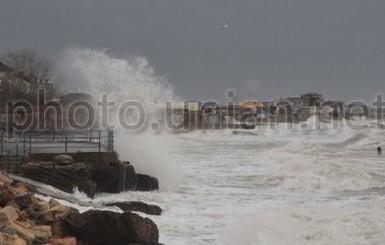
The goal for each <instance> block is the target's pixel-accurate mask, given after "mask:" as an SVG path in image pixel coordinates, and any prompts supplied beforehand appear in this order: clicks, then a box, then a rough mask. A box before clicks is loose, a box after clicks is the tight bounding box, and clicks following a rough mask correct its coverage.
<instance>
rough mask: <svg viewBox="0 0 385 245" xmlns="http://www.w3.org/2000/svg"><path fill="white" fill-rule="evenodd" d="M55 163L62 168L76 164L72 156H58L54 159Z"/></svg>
mask: <svg viewBox="0 0 385 245" xmlns="http://www.w3.org/2000/svg"><path fill="white" fill-rule="evenodd" d="M53 161H54V163H55V164H56V165H60V166H66V165H71V164H73V163H74V159H73V158H72V157H71V156H70V155H64V154H62V155H57V156H56V157H55V158H54V159H53Z"/></svg>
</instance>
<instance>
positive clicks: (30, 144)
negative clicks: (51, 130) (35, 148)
mask: <svg viewBox="0 0 385 245" xmlns="http://www.w3.org/2000/svg"><path fill="white" fill-rule="evenodd" d="M31 152H32V135H31V134H30V135H29V153H31Z"/></svg>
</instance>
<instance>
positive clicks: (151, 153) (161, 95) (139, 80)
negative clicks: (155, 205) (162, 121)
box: [59, 48, 180, 189]
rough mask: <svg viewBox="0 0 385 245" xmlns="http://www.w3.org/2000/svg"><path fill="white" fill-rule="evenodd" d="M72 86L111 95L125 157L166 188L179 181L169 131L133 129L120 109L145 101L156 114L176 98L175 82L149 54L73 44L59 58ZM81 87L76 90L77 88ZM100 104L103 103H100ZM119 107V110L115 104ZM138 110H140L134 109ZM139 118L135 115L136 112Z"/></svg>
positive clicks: (119, 145) (97, 94) (99, 97)
mask: <svg viewBox="0 0 385 245" xmlns="http://www.w3.org/2000/svg"><path fill="white" fill-rule="evenodd" d="M59 67H61V69H60V70H61V72H62V74H63V76H64V78H65V80H66V85H65V87H64V88H65V89H66V90H67V91H68V92H79V91H80V92H84V93H88V94H91V95H92V96H93V97H94V98H95V99H97V100H98V101H101V100H102V95H106V96H107V98H108V101H113V102H114V103H115V107H114V108H113V110H111V111H109V113H111V115H109V116H108V122H109V124H113V125H114V128H115V132H116V133H115V149H116V150H117V152H118V153H119V155H120V159H121V160H126V161H131V163H132V164H133V165H134V166H135V168H136V170H137V171H138V172H140V173H146V174H151V175H153V176H155V177H157V178H158V179H159V182H160V187H161V189H170V188H173V186H174V185H176V183H177V182H179V176H180V175H179V170H178V169H179V167H178V166H177V164H176V163H174V162H173V160H172V159H171V158H170V157H168V151H169V148H168V146H167V137H168V136H167V134H164V133H163V134H162V133H160V134H154V133H153V132H149V131H148V130H147V131H146V132H142V133H141V134H132V133H130V134H129V133H127V132H125V131H126V130H125V129H124V128H123V127H122V125H120V123H119V120H118V113H116V112H117V111H116V109H117V108H119V106H121V105H122V104H124V103H126V102H139V103H140V104H141V105H142V106H143V108H144V109H145V114H146V117H147V118H148V117H150V119H148V120H149V121H150V120H159V118H152V117H156V115H158V114H157V113H158V112H159V110H161V109H164V108H165V107H166V103H167V102H171V101H173V100H174V97H175V96H174V92H173V88H172V85H171V84H170V83H169V82H168V81H167V79H166V78H165V77H163V76H159V75H157V74H156V73H155V72H154V70H153V68H152V67H151V65H150V64H149V62H148V61H147V59H146V58H144V57H138V56H129V57H128V58H126V59H123V58H117V57H114V56H113V55H112V54H111V53H110V52H108V51H107V50H94V49H80V48H71V49H68V50H66V51H65V52H64V53H63V55H62V57H61V59H60V62H59ZM74 90H75V91H74ZM99 109H100V108H99ZM114 109H115V110H114ZM134 113H135V112H134ZM133 118H134V119H133V120H135V115H134V116H133Z"/></svg>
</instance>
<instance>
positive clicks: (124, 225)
mask: <svg viewBox="0 0 385 245" xmlns="http://www.w3.org/2000/svg"><path fill="white" fill-rule="evenodd" d="M66 221H67V222H68V224H69V226H70V228H71V229H72V231H73V232H74V234H76V237H77V238H80V239H81V240H83V241H85V242H88V243H89V244H93V245H102V244H114V245H127V244H142V245H158V240H159V231H158V228H157V226H156V225H155V223H154V222H152V221H151V220H150V219H147V218H142V217H140V216H139V215H137V214H133V213H123V214H118V213H113V212H109V211H97V210H90V211H87V212H85V213H83V214H78V213H72V214H70V215H69V216H68V217H67V219H66Z"/></svg>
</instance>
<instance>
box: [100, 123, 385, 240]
mask: <svg viewBox="0 0 385 245" xmlns="http://www.w3.org/2000/svg"><path fill="white" fill-rule="evenodd" d="M315 120H316V119H314V118H311V119H309V120H308V122H307V123H306V128H305V129H304V127H303V126H304V125H303V124H302V125H293V126H292V127H291V128H288V125H286V124H279V125H276V127H274V128H271V127H264V126H262V127H258V128H256V129H255V130H252V131H246V132H245V133H243V134H237V135H234V134H233V131H232V130H218V131H205V132H204V131H197V132H192V133H187V134H179V135H167V136H165V135H158V137H160V138H163V139H165V137H166V138H167V142H168V143H167V144H169V151H168V152H165V153H164V154H170V158H173V159H174V160H175V162H177V164H175V166H167V168H168V169H166V170H164V172H163V173H162V174H163V176H160V177H161V178H160V179H161V181H160V183H161V185H162V181H163V183H166V182H167V180H170V181H172V180H174V181H175V179H177V178H176V177H175V176H173V175H180V177H181V178H180V179H179V182H178V184H177V186H174V188H171V189H162V188H161V190H160V191H159V192H155V193H141V192H135V193H134V192H126V193H122V194H118V195H107V194H106V195H100V196H98V197H97V198H96V200H95V201H96V202H103V201H112V200H114V201H123V200H127V199H129V200H142V201H145V202H148V203H152V204H156V205H159V206H160V207H162V208H163V210H164V211H163V214H162V215H161V216H159V217H151V218H152V219H153V220H154V221H155V222H156V223H157V225H158V226H159V230H160V241H161V242H163V243H165V244H175V245H178V244H191V245H195V244H202V245H205V244H266V245H272V244H347V245H348V244H349V245H351V244H383V242H384V241H385V232H384V226H385V216H384V213H385V159H384V157H383V156H379V155H377V152H376V146H377V145H381V144H383V143H384V137H385V131H384V130H381V129H378V128H376V127H375V123H371V122H367V121H361V122H360V125H366V126H367V127H366V128H363V129H360V130H357V129H351V128H349V127H347V126H346V123H344V122H343V121H342V122H339V125H338V126H337V127H336V125H334V126H333V125H332V124H328V123H324V124H323V123H321V124H318V123H316V122H315ZM250 132H252V134H250ZM173 167H175V171H174V170H173ZM174 184H175V183H174ZM170 186H172V184H171V183H169V187H170Z"/></svg>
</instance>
